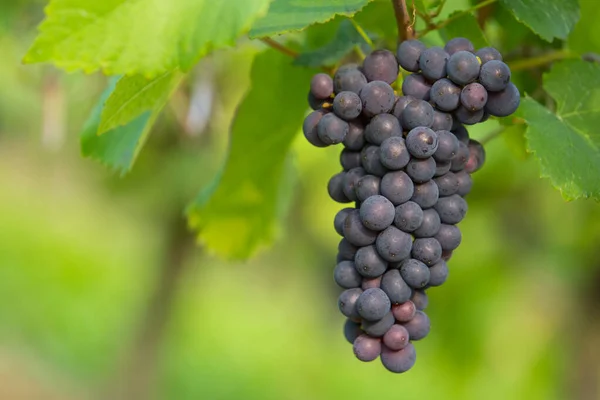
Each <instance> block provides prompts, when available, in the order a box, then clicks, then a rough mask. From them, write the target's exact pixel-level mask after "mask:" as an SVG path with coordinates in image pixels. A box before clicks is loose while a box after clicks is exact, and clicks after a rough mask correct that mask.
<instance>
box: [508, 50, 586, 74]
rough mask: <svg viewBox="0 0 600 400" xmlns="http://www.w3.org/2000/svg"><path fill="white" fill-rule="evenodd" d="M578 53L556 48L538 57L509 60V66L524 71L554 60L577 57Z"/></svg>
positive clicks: (514, 69) (511, 68)
mask: <svg viewBox="0 0 600 400" xmlns="http://www.w3.org/2000/svg"><path fill="white" fill-rule="evenodd" d="M577 57H578V56H577V54H574V53H572V52H570V51H568V50H556V51H551V52H549V53H546V54H542V55H540V56H537V57H532V58H524V59H521V60H515V61H510V62H508V66H509V67H510V70H511V71H513V72H514V71H523V70H526V69H531V68H537V67H540V66H543V65H546V64H549V63H551V62H553V61H558V60H564V59H566V58H577Z"/></svg>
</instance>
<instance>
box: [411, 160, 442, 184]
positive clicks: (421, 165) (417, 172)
mask: <svg viewBox="0 0 600 400" xmlns="http://www.w3.org/2000/svg"><path fill="white" fill-rule="evenodd" d="M435 169H436V164H435V161H434V160H433V158H431V157H429V158H426V159H424V160H419V159H418V158H413V159H411V160H410V161H409V162H408V165H407V166H406V174H407V175H408V176H409V177H410V179H412V181H413V182H414V183H424V182H427V181H428V180H430V179H431V178H433V176H434V175H435Z"/></svg>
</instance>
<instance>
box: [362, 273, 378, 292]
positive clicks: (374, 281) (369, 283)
mask: <svg viewBox="0 0 600 400" xmlns="http://www.w3.org/2000/svg"><path fill="white" fill-rule="evenodd" d="M381 278H382V277H381V276H378V277H377V278H363V280H362V284H361V286H360V287H361V288H362V290H367V289H372V288H379V287H381Z"/></svg>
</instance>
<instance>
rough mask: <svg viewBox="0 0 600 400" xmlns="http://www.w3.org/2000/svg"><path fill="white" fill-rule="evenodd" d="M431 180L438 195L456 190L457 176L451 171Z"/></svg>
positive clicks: (449, 193)
mask: <svg viewBox="0 0 600 400" xmlns="http://www.w3.org/2000/svg"><path fill="white" fill-rule="evenodd" d="M433 181H434V182H435V184H436V185H437V187H438V190H439V192H440V196H451V195H453V194H454V193H456V192H457V191H458V178H457V177H456V175H455V174H454V173H453V172H447V173H445V174H444V175H442V176H438V177H437V178H435V179H434V180H433ZM438 218H439V217H438Z"/></svg>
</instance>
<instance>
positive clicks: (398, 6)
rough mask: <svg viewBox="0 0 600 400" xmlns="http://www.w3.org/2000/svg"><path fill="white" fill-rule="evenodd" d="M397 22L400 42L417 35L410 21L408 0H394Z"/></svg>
mask: <svg viewBox="0 0 600 400" xmlns="http://www.w3.org/2000/svg"><path fill="white" fill-rule="evenodd" d="M392 4H393V5H394V14H395V15H396V24H397V25H398V43H400V42H402V41H403V40H406V39H412V38H414V36H415V30H414V28H413V26H412V24H411V22H410V15H409V14H408V7H407V6H406V0H392Z"/></svg>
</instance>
